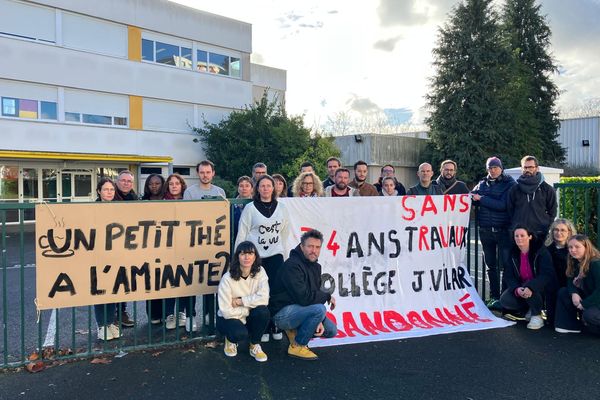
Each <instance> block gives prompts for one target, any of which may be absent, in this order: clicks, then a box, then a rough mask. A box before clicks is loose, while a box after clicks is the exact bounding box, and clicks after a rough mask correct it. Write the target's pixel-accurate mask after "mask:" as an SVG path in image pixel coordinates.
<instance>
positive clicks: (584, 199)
mask: <svg viewBox="0 0 600 400" xmlns="http://www.w3.org/2000/svg"><path fill="white" fill-rule="evenodd" d="M560 183H565V184H570V183H573V184H577V185H576V186H575V185H573V186H564V187H563V186H559V189H558V195H559V202H560V203H559V209H560V216H561V217H563V218H568V219H570V220H571V221H573V223H574V224H575V227H576V228H577V232H579V233H585V234H587V235H588V236H589V237H590V239H591V240H592V242H594V243H597V244H598V239H599V238H598V207H599V201H600V199H599V198H598V188H599V187H600V176H587V177H582V176H578V177H563V178H561V179H560Z"/></svg>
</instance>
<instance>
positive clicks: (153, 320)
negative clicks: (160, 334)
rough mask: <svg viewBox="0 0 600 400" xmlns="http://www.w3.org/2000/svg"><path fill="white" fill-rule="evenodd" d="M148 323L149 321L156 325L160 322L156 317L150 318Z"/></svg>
mask: <svg viewBox="0 0 600 400" xmlns="http://www.w3.org/2000/svg"><path fill="white" fill-rule="evenodd" d="M150 323H151V324H152V325H158V324H160V318H158V319H151V320H150Z"/></svg>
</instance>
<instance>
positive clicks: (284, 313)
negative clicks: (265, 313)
mask: <svg viewBox="0 0 600 400" xmlns="http://www.w3.org/2000/svg"><path fill="white" fill-rule="evenodd" d="M325 313H326V309H325V306H324V305H323V304H312V305H310V306H301V305H298V304H290V305H289V306H285V307H283V308H282V309H281V310H279V312H278V313H277V314H275V316H274V317H273V322H275V325H277V327H278V328H279V329H284V330H290V329H296V343H298V344H299V345H302V346H306V345H307V344H308V342H309V341H310V339H311V338H312V337H313V335H314V334H315V330H316V329H317V326H318V325H319V323H321V322H322V323H323V326H324V327H325V332H324V333H323V336H322V337H326V338H332V337H334V336H335V335H337V327H336V326H335V324H334V323H333V321H331V320H330V319H329V318H327V317H326V316H325Z"/></svg>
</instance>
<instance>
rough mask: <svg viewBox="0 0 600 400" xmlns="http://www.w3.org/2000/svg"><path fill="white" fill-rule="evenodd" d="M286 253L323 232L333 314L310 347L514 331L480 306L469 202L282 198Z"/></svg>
mask: <svg viewBox="0 0 600 400" xmlns="http://www.w3.org/2000/svg"><path fill="white" fill-rule="evenodd" d="M282 202H284V203H285V206H286V207H287V209H288V212H289V218H290V225H289V228H290V232H291V235H289V236H288V243H286V246H285V247H287V248H290V249H291V248H294V247H295V246H296V245H298V243H299V242H300V236H301V235H302V232H303V231H305V230H308V229H310V228H314V229H317V230H319V231H321V232H322V233H323V236H324V242H323V247H322V249H321V256H320V257H319V263H320V264H321V265H322V267H323V269H322V277H323V282H324V289H325V290H328V291H331V294H332V296H334V297H335V299H336V308H335V310H334V311H332V312H330V313H328V316H329V317H330V318H331V319H333V320H334V321H335V322H336V324H337V327H338V335H337V336H336V337H335V338H333V339H327V340H322V339H313V340H312V341H311V343H310V345H311V346H312V347H319V346H330V345H339V344H349V343H361V342H372V341H380V340H392V339H403V338H409V337H418V336H428V335H436V334H442V333H453V332H460V331H472V330H480V329H490V328H499V327H505V326H510V325H512V324H513V323H512V322H509V321H505V320H502V319H499V318H496V317H495V316H494V315H493V314H492V313H491V312H490V311H489V310H488V309H487V307H486V306H485V305H484V304H483V302H482V300H481V298H480V297H479V295H478V293H477V291H476V290H475V287H474V285H473V282H472V280H471V277H470V276H469V274H468V273H467V269H466V266H465V262H464V260H465V256H466V235H467V231H468V227H469V212H470V206H471V202H470V199H469V196H468V195H446V196H404V197H368V198H367V197H355V198H294V199H282Z"/></svg>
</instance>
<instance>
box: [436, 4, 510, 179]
mask: <svg viewBox="0 0 600 400" xmlns="http://www.w3.org/2000/svg"><path fill="white" fill-rule="evenodd" d="M491 3H492V0H465V1H463V2H462V3H460V4H458V5H457V6H456V7H455V8H454V9H453V11H452V13H451V15H450V17H449V21H448V22H447V23H446V25H445V26H444V27H443V28H440V31H439V36H438V43H437V46H436V48H435V49H434V50H433V55H434V63H433V64H434V67H435V68H436V75H435V76H434V77H433V78H432V80H431V92H430V94H429V95H428V96H427V103H428V106H429V109H430V111H431V114H430V116H429V117H428V119H427V120H426V123H427V124H428V125H429V127H430V129H431V132H430V137H431V142H430V146H431V147H432V149H431V150H432V154H433V155H434V159H433V160H431V161H432V162H433V163H434V168H435V167H436V166H437V165H439V162H440V161H441V160H443V159H445V158H451V159H453V160H455V161H456V162H457V163H458V166H459V174H460V176H459V177H460V178H462V179H465V180H467V181H470V182H473V181H475V180H476V179H478V178H479V177H481V175H482V174H483V173H484V171H483V164H484V162H485V159H486V158H487V157H489V156H492V155H497V156H499V157H503V158H506V157H505V156H506V155H507V154H509V153H510V152H509V148H510V147H511V145H512V144H513V143H512V142H513V140H512V138H511V136H510V129H509V127H508V123H507V121H508V119H509V116H508V114H507V112H506V111H507V110H506V107H505V104H504V100H505V95H506V92H505V91H504V88H505V86H506V81H507V78H506V73H507V70H508V66H509V63H510V55H509V54H508V52H507V51H506V48H505V46H503V43H502V34H501V30H500V26H499V22H498V15H497V13H496V12H495V11H494V10H493V8H492V6H491Z"/></svg>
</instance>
